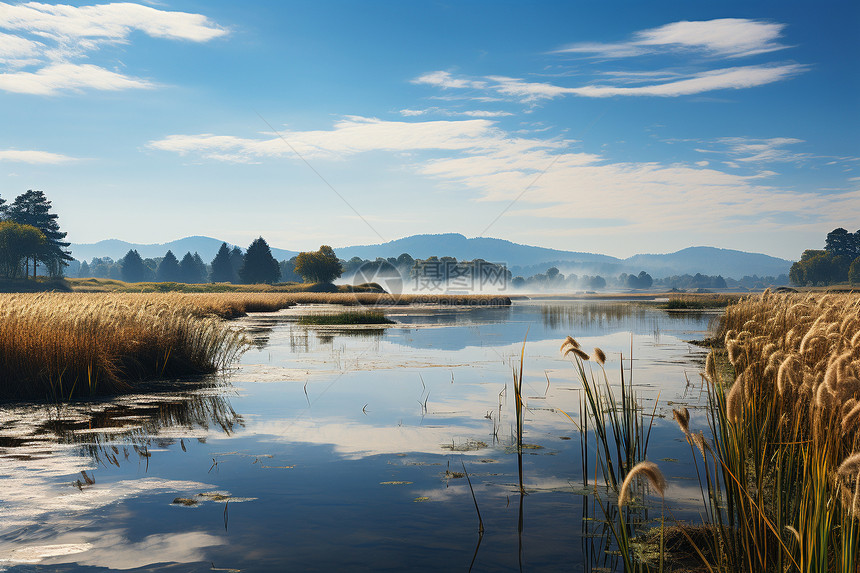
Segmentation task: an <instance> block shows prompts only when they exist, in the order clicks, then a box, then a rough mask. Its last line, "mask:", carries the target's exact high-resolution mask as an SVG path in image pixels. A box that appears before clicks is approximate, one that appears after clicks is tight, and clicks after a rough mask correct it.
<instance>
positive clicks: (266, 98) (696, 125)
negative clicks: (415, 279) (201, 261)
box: [0, 1, 860, 259]
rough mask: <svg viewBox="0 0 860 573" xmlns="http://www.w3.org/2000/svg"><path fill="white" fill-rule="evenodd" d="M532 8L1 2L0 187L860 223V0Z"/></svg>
mask: <svg viewBox="0 0 860 573" xmlns="http://www.w3.org/2000/svg"><path fill="white" fill-rule="evenodd" d="M534 4H535V3H529V4H526V3H520V2H499V1H492V2H447V3H446V2H417V1H416V2H393V1H390V2H373V1H371V2H327V1H322V2H317V1H313V2H310V1H309V2H241V3H237V2H214V1H206V2H203V1H200V2H148V3H140V4H134V3H122V4H107V3H105V4H93V3H72V4H63V5H60V4H49V3H15V2H11V3H3V2H0V126H2V127H0V197H2V198H4V199H6V200H7V201H11V200H12V199H13V198H14V197H15V196H16V195H18V194H20V193H22V192H24V191H26V190H27V189H41V190H43V191H45V193H46V194H47V195H48V197H49V198H50V199H51V200H52V201H53V203H54V206H55V210H56V212H57V213H58V214H59V215H60V224H61V227H62V229H63V230H65V231H67V232H68V233H69V235H68V239H69V240H71V241H73V242H77V243H85V242H95V241H98V240H101V239H105V238H119V239H124V240H127V241H132V242H140V243H154V242H165V241H169V240H172V239H176V238H180V237H183V236H187V235H208V236H213V237H217V238H220V239H224V240H227V241H230V242H233V243H236V244H240V245H245V244H248V243H250V241H251V240H252V239H253V238H255V237H257V236H259V235H262V236H264V237H265V238H266V239H267V240H268V241H269V243H270V244H272V245H273V246H277V247H281V248H287V249H296V250H305V249H311V248H316V247H318V246H319V245H320V244H322V243H326V244H331V245H333V246H335V247H337V246H343V245H351V244H369V243H377V242H382V241H383V240H391V239H396V238H399V237H402V236H406V235H411V234H416V233H443V232H458V233H462V234H464V235H466V236H469V237H473V236H491V237H500V238H505V239H509V240H512V241H516V242H521V243H526V244H533V245H541V246H547V247H554V248H560V249H566V250H578V251H590V252H599V253H606V254H610V255H615V256H629V255H632V254H634V253H640V252H671V251H675V250H678V249H681V248H684V247H687V246H691V245H711V246H717V247H724V248H735V249H742V250H748V251H756V252H763V253H767V254H771V255H775V256H781V257H785V258H793V259H796V258H798V257H799V255H800V253H801V251H802V250H803V249H805V248H820V247H821V246H822V245H823V241H824V236H825V235H826V233H827V232H828V231H830V230H832V229H833V228H835V227H837V226H843V227H846V228H848V229H849V230H851V231H854V230H856V228H857V227H858V226H860V129H858V128H860V98H858V88H860V73H858V67H857V64H856V56H857V54H860V35H858V34H857V33H856V30H857V29H858V27H860V5H858V4H857V3H856V2H819V3H814V4H813V3H801V2H749V1H748V2H719V3H717V2H712V3H704V2H688V1H685V2H648V3H643V2H600V3H597V2H543V3H536V5H534Z"/></svg>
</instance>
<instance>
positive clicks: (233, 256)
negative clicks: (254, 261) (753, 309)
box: [230, 247, 245, 283]
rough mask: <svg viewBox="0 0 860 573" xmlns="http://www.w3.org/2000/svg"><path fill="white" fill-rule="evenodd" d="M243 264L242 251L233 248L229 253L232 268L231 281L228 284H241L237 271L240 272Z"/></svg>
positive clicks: (243, 256)
mask: <svg viewBox="0 0 860 573" xmlns="http://www.w3.org/2000/svg"><path fill="white" fill-rule="evenodd" d="M243 264H245V255H244V253H242V249H240V248H239V247H233V249H232V250H231V251H230V265H231V266H232V267H233V279H232V280H231V281H230V282H233V283H239V282H242V279H241V278H239V271H240V270H242V265H243Z"/></svg>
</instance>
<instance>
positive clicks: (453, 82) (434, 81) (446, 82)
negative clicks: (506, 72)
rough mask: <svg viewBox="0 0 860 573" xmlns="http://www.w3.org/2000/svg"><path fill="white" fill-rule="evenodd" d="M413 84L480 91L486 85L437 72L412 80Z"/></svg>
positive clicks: (448, 73) (447, 73)
mask: <svg viewBox="0 0 860 573" xmlns="http://www.w3.org/2000/svg"><path fill="white" fill-rule="evenodd" d="M412 83H414V84H427V85H431V86H436V87H440V88H456V89H462V88H475V89H482V88H484V87H486V84H485V83H484V82H482V81H479V80H470V79H465V78H455V77H454V76H452V75H451V73H450V72H445V71H437V72H429V73H426V74H424V75H422V76H419V77H417V78H415V79H414V80H412Z"/></svg>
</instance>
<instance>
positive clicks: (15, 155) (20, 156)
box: [0, 149, 78, 165]
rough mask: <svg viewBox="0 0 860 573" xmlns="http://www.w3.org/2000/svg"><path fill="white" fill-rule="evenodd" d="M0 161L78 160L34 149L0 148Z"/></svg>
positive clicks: (45, 161) (37, 162)
mask: <svg viewBox="0 0 860 573" xmlns="http://www.w3.org/2000/svg"><path fill="white" fill-rule="evenodd" d="M0 161H11V162H16V163H32V164H47V165H51V164H58V163H69V162H72V161H78V159H77V158H75V157H69V156H68V155H62V154H59V153H51V152H48V151H36V150H28V149H0Z"/></svg>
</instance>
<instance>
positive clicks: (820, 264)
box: [788, 227, 860, 286]
mask: <svg viewBox="0 0 860 573" xmlns="http://www.w3.org/2000/svg"><path fill="white" fill-rule="evenodd" d="M788 276H789V278H790V279H791V282H792V283H793V284H796V285H798V286H827V285H833V284H839V283H846V282H847V283H850V284H851V285H860V230H858V231H857V232H855V233H849V232H848V231H847V230H846V229H843V228H842V227H839V228H837V229H833V230H832V231H830V232H829V233H827V237H826V239H825V242H824V249H823V250H816V249H807V250H806V251H803V254H802V255H801V256H800V260H799V261H797V262H796V263H794V264H793V265H791V270H790V271H789V273H788Z"/></svg>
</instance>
